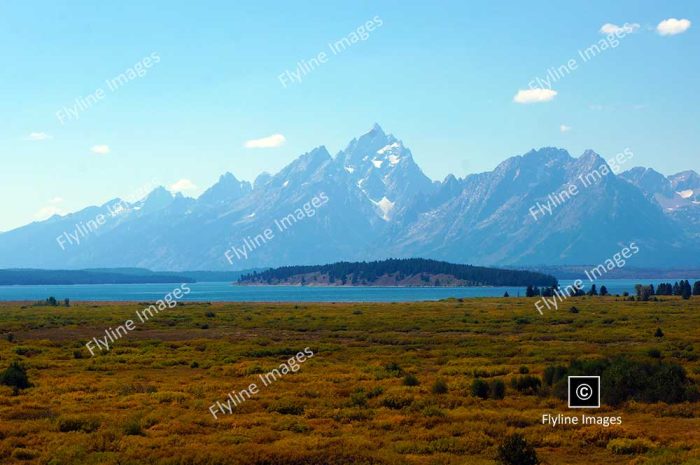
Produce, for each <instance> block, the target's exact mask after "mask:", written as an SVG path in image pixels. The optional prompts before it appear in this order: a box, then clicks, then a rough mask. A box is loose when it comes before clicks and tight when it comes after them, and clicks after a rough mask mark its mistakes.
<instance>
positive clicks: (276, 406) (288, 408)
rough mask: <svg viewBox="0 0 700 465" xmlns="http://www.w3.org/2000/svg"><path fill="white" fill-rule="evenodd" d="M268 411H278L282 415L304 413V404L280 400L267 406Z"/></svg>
mask: <svg viewBox="0 0 700 465" xmlns="http://www.w3.org/2000/svg"><path fill="white" fill-rule="evenodd" d="M267 411H268V412H277V413H281V414H282V415H303V414H304V406H303V405H302V404H300V403H298V402H292V401H278V402H275V403H273V404H271V405H269V406H268V407H267Z"/></svg>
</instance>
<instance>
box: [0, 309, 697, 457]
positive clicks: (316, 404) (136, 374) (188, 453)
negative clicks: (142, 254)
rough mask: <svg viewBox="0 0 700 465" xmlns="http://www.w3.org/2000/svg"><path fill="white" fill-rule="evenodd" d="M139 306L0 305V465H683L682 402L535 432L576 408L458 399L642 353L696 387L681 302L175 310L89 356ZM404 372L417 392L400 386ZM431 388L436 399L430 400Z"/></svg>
mask: <svg viewBox="0 0 700 465" xmlns="http://www.w3.org/2000/svg"><path fill="white" fill-rule="evenodd" d="M571 305H575V306H576V307H577V308H578V309H579V310H580V312H579V313H576V314H573V313H569V312H568V311H567V310H568V308H569V307H570V306H571ZM141 308H143V305H139V304H136V303H128V304H118V303H110V304H92V303H90V304H88V303H83V304H78V305H74V306H73V307H70V308H61V307H59V308H49V307H29V306H27V307H24V308H23V306H22V305H21V304H0V333H2V339H1V340H0V369H4V368H5V367H6V366H8V365H9V364H10V362H12V361H13V360H17V359H19V360H22V362H23V363H24V364H25V365H26V366H27V367H28V369H29V377H30V381H31V382H32V383H33V384H34V387H32V388H30V389H27V390H24V391H21V393H20V394H19V395H13V394H12V390H11V389H10V388H7V387H0V463H3V464H19V463H40V464H51V465H60V464H115V465H116V464H121V465H128V464H144V463H145V464H159V465H160V464H182V465H184V464H201V465H204V464H257V465H268V464H269V465H273V464H281V465H301V464H307V463H308V464H318V465H322V464H323V465H337V464H362V463H366V464H401V463H410V464H425V465H429V464H430V465H432V464H493V463H494V459H493V458H494V457H495V454H496V448H497V446H498V444H500V442H501V440H502V439H503V437H504V436H505V435H507V434H508V433H511V432H515V431H519V432H522V433H523V434H524V435H525V437H526V438H527V440H528V441H529V442H531V443H532V444H534V445H535V446H536V448H537V452H538V454H539V456H540V458H541V459H542V460H543V462H545V463H549V464H564V463H566V464H586V465H590V464H620V463H629V464H649V465H662V464H686V465H690V464H700V420H699V419H698V414H699V413H700V405H699V404H698V403H684V404H676V405H664V404H643V403H634V402H629V403H626V404H624V405H623V406H621V407H619V408H611V407H606V406H604V407H603V408H601V409H600V410H599V411H596V412H595V414H607V415H616V416H617V415H620V416H622V417H623V422H624V423H623V425H622V426H616V427H610V428H603V427H600V426H596V427H592V426H587V427H581V426H567V427H562V428H560V427H557V428H552V427H550V426H545V425H542V424H541V415H542V414H543V413H552V414H556V413H559V412H561V413H565V414H572V413H581V412H572V411H571V410H568V409H567V407H566V403H565V402H563V401H561V400H559V399H556V398H554V397H552V396H551V395H549V393H548V392H547V391H546V390H545V391H544V392H542V393H541V394H540V395H523V394H520V393H518V392H516V391H514V390H513V389H512V388H510V386H509V385H508V387H507V390H506V395H505V399H503V400H481V399H478V398H475V397H472V396H471V394H470V384H471V382H472V381H473V380H474V378H475V377H476V376H478V377H481V378H483V379H486V380H491V379H502V380H504V381H506V382H507V381H508V380H509V379H510V378H511V377H513V376H516V375H517V374H518V371H519V369H520V367H521V366H525V367H528V369H529V371H530V374H534V375H538V376H541V375H542V372H543V371H544V368H545V367H546V366H548V365H551V364H555V363H557V364H563V365H567V364H568V363H569V362H570V361H571V360H572V359H574V358H595V357H612V356H616V355H621V354H624V355H627V356H630V357H637V358H642V359H644V358H646V359H648V360H651V359H649V357H648V355H647V351H648V350H649V349H658V350H660V351H661V354H662V356H661V357H662V360H664V361H669V362H674V363H678V364H681V365H682V366H683V367H684V368H685V369H686V371H687V373H688V375H689V376H690V377H691V378H692V379H693V380H695V381H696V382H698V378H700V362H699V361H698V357H697V355H696V352H697V351H699V350H700V344H699V342H700V341H699V339H700V331H699V329H700V299H698V298H694V299H691V300H690V301H682V300H680V299H677V298H666V299H664V300H663V301H661V302H625V301H621V300H616V299H615V298H613V297H610V298H590V297H588V298H576V299H570V301H569V302H567V304H566V305H565V306H564V309H563V310H559V311H558V312H556V313H548V314H546V315H545V316H544V317H542V316H540V315H539V314H537V313H536V311H535V309H534V306H533V300H532V299H515V298H510V299H474V300H465V301H463V302H460V301H450V302H436V303H401V304H398V303H397V304H306V303H298V304H293V303H292V304H266V303H260V304H226V303H220V304H211V305H209V304H204V303H202V304H186V305H184V306H178V307H176V308H174V309H170V310H165V311H163V312H162V313H161V314H159V315H158V316H156V317H154V318H153V319H152V320H151V321H148V322H146V323H143V324H138V327H137V329H136V330H135V331H133V332H132V333H130V334H129V335H128V336H127V337H126V338H124V339H121V340H119V341H118V342H116V343H115V344H114V348H113V349H112V350H111V351H109V352H105V353H103V354H100V355H97V356H95V357H90V354H89V353H88V352H87V350H86V349H85V348H84V346H83V344H84V342H85V341H86V340H87V339H89V338H91V337H93V336H103V335H104V333H103V331H104V329H105V328H107V327H109V326H114V325H116V324H121V323H122V322H123V321H124V319H127V318H132V317H133V316H134V311H135V310H136V309H141ZM207 312H213V313H214V316H213V317H211V316H210V317H208V316H206V314H207ZM203 327H204V328H206V329H203ZM657 327H661V328H662V330H663V332H664V334H665V336H664V337H663V338H661V339H660V338H656V337H654V336H653V334H654V331H655V330H656V328H657ZM9 333H11V334H12V335H13V336H14V341H13V342H10V341H8V340H7V334H9ZM307 346H309V347H311V348H312V350H313V351H314V353H315V354H316V355H315V356H314V357H313V358H311V359H310V360H308V361H307V362H305V363H304V364H302V367H301V370H300V371H299V372H298V373H296V374H290V375H288V376H287V377H285V378H283V379H281V380H279V381H277V382H276V383H274V384H272V385H271V386H268V387H262V388H261V392H260V394H258V395H257V396H255V397H254V398H253V399H251V400H249V401H246V402H245V403H244V404H243V405H241V406H240V407H239V408H238V409H237V410H235V411H234V413H233V415H223V416H220V419H219V420H218V421H216V420H214V419H213V417H212V416H211V414H210V413H209V411H208V407H209V405H211V404H212V403H213V402H215V401H216V400H224V398H225V396H226V393H227V392H228V391H230V390H232V389H236V390H239V389H243V388H245V387H246V386H248V384H249V383H251V382H255V381H257V373H259V372H261V371H263V370H264V371H268V370H270V369H271V368H274V367H276V366H278V365H279V364H280V363H282V362H283V361H285V360H286V359H288V358H289V357H290V355H287V354H291V353H296V352H298V351H299V350H301V349H303V348H304V347H307ZM78 357H82V358H78ZM193 362H196V363H197V364H198V367H196V368H193V367H192V364H193ZM391 363H394V364H397V365H398V366H399V367H400V368H401V373H400V374H397V372H396V371H395V370H391V369H387V366H388V365H390V364H391ZM407 373H411V374H414V375H415V376H416V377H417V378H418V381H419V384H418V386H405V385H404V383H403V376H404V375H405V374H407ZM438 378H441V379H444V380H445V381H446V382H447V385H448V388H449V391H448V392H447V393H446V394H435V393H433V392H432V389H431V388H432V386H433V384H434V382H435V380H436V379H438ZM506 384H507V383H506ZM699 384H700V383H699ZM280 411H281V412H293V413H292V414H283V413H279V412H280ZM587 413H590V412H587Z"/></svg>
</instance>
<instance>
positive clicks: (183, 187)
mask: <svg viewBox="0 0 700 465" xmlns="http://www.w3.org/2000/svg"><path fill="white" fill-rule="evenodd" d="M196 188H197V186H196V185H195V184H194V183H193V182H192V181H190V180H189V179H180V180H179V181H177V182H174V183H173V184H171V185H170V191H171V192H183V191H191V190H194V189H196Z"/></svg>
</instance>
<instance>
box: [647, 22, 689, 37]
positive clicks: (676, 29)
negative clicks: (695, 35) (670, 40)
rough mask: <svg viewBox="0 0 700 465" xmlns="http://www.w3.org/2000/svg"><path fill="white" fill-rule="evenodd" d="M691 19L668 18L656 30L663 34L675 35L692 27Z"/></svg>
mask: <svg viewBox="0 0 700 465" xmlns="http://www.w3.org/2000/svg"><path fill="white" fill-rule="evenodd" d="M690 24H691V23H690V20H688V19H676V18H668V19H664V20H663V21H661V22H660V23H659V24H658V25H657V26H656V32H658V33H659V34H660V35H662V36H674V35H676V34H680V33H682V32H685V31H687V30H688V29H689V28H690Z"/></svg>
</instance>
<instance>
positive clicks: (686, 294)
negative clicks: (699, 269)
mask: <svg viewBox="0 0 700 465" xmlns="http://www.w3.org/2000/svg"><path fill="white" fill-rule="evenodd" d="M691 294H692V291H691V289H690V283H689V282H688V281H687V280H686V281H685V282H684V283H683V286H682V289H681V297H683V299H685V300H688V299H690V295H691Z"/></svg>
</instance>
